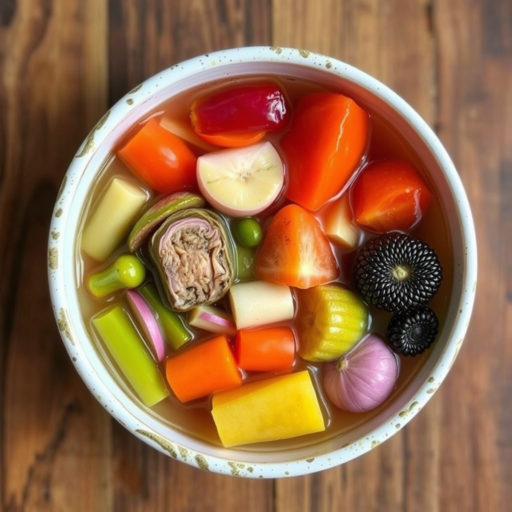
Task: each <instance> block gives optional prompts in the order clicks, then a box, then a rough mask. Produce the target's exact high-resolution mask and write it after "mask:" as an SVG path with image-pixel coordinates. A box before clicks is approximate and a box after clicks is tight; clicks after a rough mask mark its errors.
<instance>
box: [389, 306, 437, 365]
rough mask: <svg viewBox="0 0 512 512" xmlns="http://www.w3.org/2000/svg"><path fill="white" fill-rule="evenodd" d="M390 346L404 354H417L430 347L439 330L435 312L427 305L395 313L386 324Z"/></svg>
mask: <svg viewBox="0 0 512 512" xmlns="http://www.w3.org/2000/svg"><path fill="white" fill-rule="evenodd" d="M387 331H388V340H389V344H390V345H391V347H392V348H393V349H394V350H396V351H397V352H399V353H400V354H403V355H404V356H417V355H418V354H422V353H423V352H425V350H427V349H428V348H430V346H431V345H432V343H434V341H435V339H436V336H437V333H438V331H439V320H438V319H437V316H436V314H435V313H434V312H433V311H432V310H431V309H430V308H427V307H419V308H414V309H409V310H407V311H403V312H402V313H395V314H394V315H393V318H391V322H389V325H388V329H387Z"/></svg>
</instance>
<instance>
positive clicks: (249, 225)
mask: <svg viewBox="0 0 512 512" xmlns="http://www.w3.org/2000/svg"><path fill="white" fill-rule="evenodd" d="M234 233H235V236H236V239H237V240H238V242H239V243H240V244H241V245H243V246H244V247H257V246H258V245H259V244H260V242H261V239H262V238H263V230H262V229H261V225H260V223H259V222H258V221H257V220H256V219H252V218H250V217H248V218H246V219H240V220H237V221H236V222H235V225H234Z"/></svg>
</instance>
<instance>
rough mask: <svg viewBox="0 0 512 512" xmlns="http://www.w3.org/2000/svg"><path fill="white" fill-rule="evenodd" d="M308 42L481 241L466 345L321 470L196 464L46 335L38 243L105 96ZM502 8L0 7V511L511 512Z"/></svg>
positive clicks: (16, 3)
mask: <svg viewBox="0 0 512 512" xmlns="http://www.w3.org/2000/svg"><path fill="white" fill-rule="evenodd" d="M254 44H265V45H267V44H273V45H282V46H295V47H300V48H307V49H309V50H312V51H319V52H322V53H325V54H329V55H331V56H333V57H336V58H340V59H343V60H346V61H347V62H349V63H351V64H353V65H355V66H358V67H360V68H361V69H363V70H364V71H367V72H369V73H371V74H372V75H374V76H375V77H377V78H379V79H381V80H382V81H383V82H385V83H386V84H387V85H389V86H391V87H392V88H393V89H395V90H396V91H397V92H398V93H399V94H401V95H402V96H403V97H404V98H405V99H406V100H407V101H408V102H409V103H411V104H412V106H413V107H414V108H416V109H417V110H418V111H419V112H420V114H421V115H422V116H423V117H424V118H425V119H426V120H427V121H428V122H429V124H430V125H431V126H433V127H434V129H435V130H436V131H437V132H438V134H439V136H440V138H441V140H442V141H443V142H444V144H445V145H446V147H447V149H448V151H449V152H450V154H451V156H452V158H453V160H454V162H455V164H456V165H457V167H458V169H459V172H460V175H461V177H462V180H463V182H464V184H465V187H466V190H467V192H468V195H469V198H470V202H471V205H472V208H473V212H474V216H475V222H476V229H477V237H478V242H479V261H480V263H479V269H480V277H479V283H478V292H477V300H476V305H475V311H474V315H473V320H472V322H471V325H470V328H469V333H468V336H467V338H466V343H465V344H464V346H463V350H462V351H461V353H460V356H459V358H458V360H457V362H456V364H455V365H454V367H453V369H452V371H451V373H450V375H449V377H448V378H447V380H446V381H445V383H444V384H443V386H442V388H441V389H440V390H439V391H438V392H437V393H436V395H435V396H434V398H433V399H432V400H431V401H430V402H429V404H428V406H427V407H426V408H425V409H424V410H423V411H422V412H421V414H420V415H419V416H418V417H417V418H416V419H414V420H413V421H412V422H411V424H410V425H409V426H407V428H405V429H404V430H402V431H401V432H399V433H398V434H397V435H395V436H394V437H393V438H392V439H391V440H389V441H388V442H386V443H384V444H383V445H381V446H379V447H378V448H376V449H375V450H373V451H372V452H370V453H369V454H367V455H365V456H363V457H361V458H359V459H357V460H355V461H352V462H350V463H348V464H346V465H344V466H341V467H338V468H335V469H332V470H329V471H325V472H322V473H318V474H314V475H310V476H305V477H300V478H292V479H283V480H276V481H271V480H269V481H262V480H259V481H251V480H244V479H236V478H231V477H223V476H218V475H214V474H211V473H206V472H202V471H200V470H197V469H194V468H191V467H189V466H187V465H184V464H180V463H178V462H176V461H174V460H171V459H170V458H166V457H165V456H163V455H161V454H159V453H157V452H156V451H154V450H152V449H151V448H149V447H148V446H146V445H145V444H143V443H141V442H139V441H138V440H137V439H136V438H134V437H133V436H132V435H130V434H129V433H128V432H126V431H125V430H124V429H123V428H122V427H121V426H119V425H118V424H117V423H116V422H114V421H112V420H111V418H110V416H108V415H107V413H106V412H105V411H104V409H103V408H102V407H101V406H100V405H99V404H98V403H97V402H96V400H95V399H94V398H93V397H92V396H91V395H90V393H89V392H88V391H87V389H86V388H85V385H84V384H83V383H82V381H81V380H80V378H79V377H78V375H77V373H76V372H75V370H74V368H73V366H72V364H71V362H70V361H69V359H68V356H67V354H66V353H65V350H64V348H63V345H62V343H61V341H60V338H59V334H58V331H57V329H56V326H55V322H54V319H53V315H52V310H51V304H50V300H49V295H48V290H47V279H46V252H47V235H48V227H49V221H50V217H51V215H52V211H53V204H54V200H55V197H56V194H57V190H58V187H59V185H60V182H61V180H62V177H63V175H64V173H65V171H66V168H67V165H68V163H69V162H70V160H71V158H72V156H73V154H74V153H75V151H76V149H77V147H78V146H79V144H80V142H81V141H82V139H83V138H84V137H85V136H86V134H87V132H88V131H89V130H90V129H91V127H92V126H93V125H94V123H95V122H96V121H97V119H99V117H100V116H101V114H102V113H103V112H104V111H105V110H106V109H107V108H108V106H109V105H111V104H112V103H114V102H115V101H117V99H118V98H119V97H121V96H122V95H123V94H124V93H125V92H126V91H127V90H129V89H130V88H132V87H133V86H135V85H137V84H138V83H140V82H141V81H142V80H143V79H145V78H147V77H149V76H150V75H152V74H153V73H155V72H157V71H158V70H160V69H163V68H166V67H168V66H170V65H172V64H174V63H176V62H179V61H180V60H183V59H185V58H188V57H192V56H194V55H197V54H200V53H205V52H210V51H213V50H218V49H222V48H227V47H234V46H242V45H254ZM511 232H512V2H510V0H450V1H444V0H407V1H406V0H316V1H315V2H313V1H309V0H262V1H253V0H204V1H202V0H172V1H171V0H110V1H107V0H87V1H83V0H0V271H1V274H0V511H5V512H26V511H37V512H46V511H64V512H67V511H76V512H81V511H94V512H96V511H99V512H111V511H116V512H117V511H119V512H135V511H137V512H139V511H140V512H142V511H151V512H154V511H160V510H162V511H164V510H166V511H167V510H172V511H178V512H182V511H183V512H185V511H201V512H202V511H205V512H206V511H223V512H230V511H239V510H245V511H248V512H269V511H275V512H289V511H293V512H295V511H297V512H301V511H312V512H324V511H337V510H347V511H356V510H357V511H359V510H361V511H365V512H371V511H380V510H386V511H404V512H415V511H418V512H420V511H421V512H425V511H426V512H430V511H432V512H437V511H440V512H459V511H464V512H477V511H478V512H480V511H482V512H488V511H493V512H494V511H499V512H501V511H507V510H510V509H511V503H512V485H511V484H512V403H511V400H510V397H511V396H512V378H511V375H512V235H511Z"/></svg>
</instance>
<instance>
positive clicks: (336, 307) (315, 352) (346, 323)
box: [297, 284, 368, 361]
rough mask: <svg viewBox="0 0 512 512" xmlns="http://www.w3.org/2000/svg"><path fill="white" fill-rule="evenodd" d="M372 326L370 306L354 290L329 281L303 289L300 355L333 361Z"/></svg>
mask: <svg viewBox="0 0 512 512" xmlns="http://www.w3.org/2000/svg"><path fill="white" fill-rule="evenodd" d="M367 328H368V308H367V307H366V305H365V304H364V302H363V301H362V300H361V299H360V298H359V297H358V296H357V295H356V294H355V293H354V292H351V291H350V290H347V289H346V288H343V287H342V286H340V285H337V284H326V285H323V286H317V287H315V288H311V289H309V290H305V291H301V292H299V315H298V325H297V330H298V337H299V355H300V356H301V357H302V358H303V359H306V360H307V361H332V360H333V359H336V358H338V357H340V356H342V355H344V354H346V353H347V352H349V351H350V350H351V349H352V348H354V346H355V345H356V344H357V342H358V341H359V340H360V339H361V338H362V337H363V336H364V334H365V333H366V329H367Z"/></svg>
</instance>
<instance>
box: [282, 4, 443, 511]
mask: <svg viewBox="0 0 512 512" xmlns="http://www.w3.org/2000/svg"><path fill="white" fill-rule="evenodd" d="M273 21H274V25H273V27H274V30H273V34H274V38H273V44H274V45H276V46H292V47H299V48H306V49H308V50H312V51H317V52H320V53H325V54H328V55H332V56H333V57H336V58H339V59H341V60H345V61H347V62H348V63H350V64H353V65H355V66H357V67H359V68H360V69H362V70H364V71H367V72H368V73H370V74H372V75H373V76H375V77H376V78H379V79H380V80H382V81H383V82H384V83H386V84H387V85H389V86H390V87H391V88H393V89H394V90H395V91H396V92H398V93H399V94H400V95H402V96H403V97H404V98H405V99H406V100H407V101H409V102H410V103H411V104H412V106H413V107H415V108H416V109H417V110H418V111H419V113H420V114H421V115H422V116H423V117H424V118H425V119H426V120H427V121H428V122H429V123H430V124H431V125H436V122H437V118H436V115H437V107H436V82H435V79H436V59H435V56H436V44H435V40H434V37H433V34H432V8H431V5H430V4H429V3H428V2H427V1H426V0H413V1H410V2H401V1H399V0H393V1H389V2H380V1H378V0H343V1H336V0H322V1H320V2H314V3H313V2H307V1H306V0H280V1H275V2H274V10H273ZM442 401H443V396H442V392H440V393H439V394H438V395H437V396H436V397H435V399H433V400H432V402H431V403H430V404H429V405H428V407H427V408H426V409H425V410H424V411H423V412H422V413H421V415H420V417H419V418H418V419H416V420H414V421H413V422H412V423H411V425H409V426H408V427H407V429H406V430H405V431H403V432H400V433H399V434H397V435H396V436H394V437H393V438H392V439H391V440H390V441H388V442H387V443H385V444H384V445H382V446H379V447H378V448H377V449H375V450H374V451H372V452H371V453H369V454H367V455H365V456H364V457H362V458H360V459H357V460H355V461H352V462H350V463H348V464H346V465H345V466H343V467H339V468H335V469H332V470H329V471H325V472H323V473H319V474H317V475H311V476H307V477H300V478H295V479H289V480H281V481H278V482H277V483H276V504H277V510H278V511H283V512H285V511H287V510H294V511H306V510H308V511H309V510H315V511H318V512H321V511H330V510H337V509H340V510H365V511H378V510H407V511H423V510H429V511H435V510H437V508H436V497H437V495H438V486H439V465H438V463H437V460H438V456H439V436H440V430H439V428H440V426H439V425H440V421H439V414H440V408H441V406H442Z"/></svg>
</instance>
